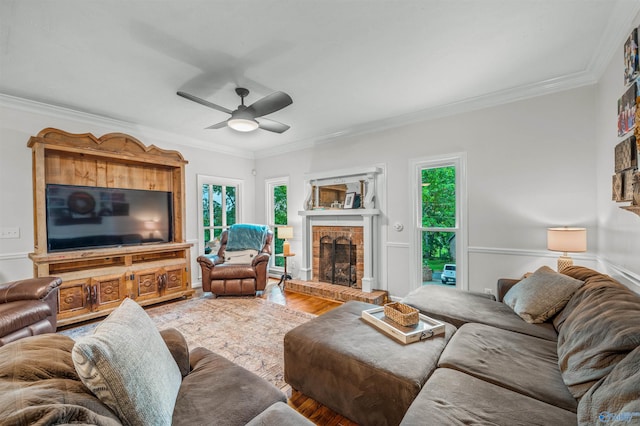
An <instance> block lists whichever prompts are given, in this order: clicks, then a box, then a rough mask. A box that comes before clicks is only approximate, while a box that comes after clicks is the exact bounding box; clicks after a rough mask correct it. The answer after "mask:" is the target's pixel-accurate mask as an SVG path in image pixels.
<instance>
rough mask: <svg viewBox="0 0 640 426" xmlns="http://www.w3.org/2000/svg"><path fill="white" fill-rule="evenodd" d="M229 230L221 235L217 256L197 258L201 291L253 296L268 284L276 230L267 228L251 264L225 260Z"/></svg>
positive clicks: (215, 293)
mask: <svg viewBox="0 0 640 426" xmlns="http://www.w3.org/2000/svg"><path fill="white" fill-rule="evenodd" d="M228 240H229V230H225V231H223V232H222V234H221V235H220V249H219V250H218V253H217V254H215V255H205V256H199V257H198V263H199V264H200V268H201V269H202V291H204V292H211V293H213V294H214V295H216V296H217V295H252V294H256V292H258V291H263V290H264V289H265V287H266V286H267V280H268V276H267V270H268V267H269V258H270V257H271V242H272V240H273V232H271V231H268V232H267V235H266V238H265V242H264V245H263V247H262V248H261V250H259V252H258V254H257V255H256V256H254V257H253V258H252V259H251V261H250V263H249V261H248V262H247V263H242V264H237V263H236V264H229V263H225V254H226V250H227V243H228Z"/></svg>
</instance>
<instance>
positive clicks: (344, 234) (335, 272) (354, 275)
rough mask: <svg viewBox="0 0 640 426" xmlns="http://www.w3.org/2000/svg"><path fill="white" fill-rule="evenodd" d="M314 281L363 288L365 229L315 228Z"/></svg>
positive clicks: (313, 238) (313, 239) (348, 227)
mask: <svg viewBox="0 0 640 426" xmlns="http://www.w3.org/2000/svg"><path fill="white" fill-rule="evenodd" d="M311 233H312V245H313V250H312V253H313V254H312V256H313V260H312V267H313V279H314V281H319V282H325V283H330V284H338V285H344V286H347V287H354V288H359V289H361V288H362V276H363V273H364V232H363V227H362V226H314V227H313V228H312V230H311Z"/></svg>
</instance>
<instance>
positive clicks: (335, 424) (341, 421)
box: [262, 281, 357, 426]
mask: <svg viewBox="0 0 640 426" xmlns="http://www.w3.org/2000/svg"><path fill="white" fill-rule="evenodd" d="M273 283H274V284H275V283H277V281H274V282H273ZM262 297H263V298H265V299H266V300H268V301H270V302H273V303H277V304H279V305H283V306H287V307H289V308H291V309H295V310H298V311H303V312H308V313H311V314H314V315H322V314H324V313H325V312H329V311H330V310H332V309H335V308H337V307H338V306H340V305H342V303H341V302H336V301H334V300H329V299H323V298H320V297H315V296H309V295H307V294H301V293H294V292H291V291H284V292H283V291H282V290H281V289H280V287H278V286H277V285H273V286H269V287H267V291H266V292H265V294H263V296H262ZM287 396H288V401H287V402H288V404H289V406H290V407H292V408H294V409H295V410H296V411H298V412H299V413H300V414H302V415H303V416H305V417H306V418H307V419H309V420H310V421H312V422H313V423H315V424H316V425H321V426H357V423H354V422H352V421H351V420H349V419H347V418H345V417H343V416H341V415H340V414H338V413H336V412H335V411H332V410H331V409H329V408H327V407H325V406H324V405H322V404H320V403H319V402H317V401H315V400H313V399H311V398H309V397H308V396H306V395H304V394H302V393H300V392H298V391H295V390H293V391H292V390H289V391H288V392H287Z"/></svg>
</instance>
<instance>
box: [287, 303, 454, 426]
mask: <svg viewBox="0 0 640 426" xmlns="http://www.w3.org/2000/svg"><path fill="white" fill-rule="evenodd" d="M375 307H376V305H371V304H369V303H362V302H355V301H350V302H347V303H345V304H344V305H342V306H340V307H338V308H336V309H334V310H332V311H330V312H328V313H326V314H324V315H321V316H319V317H317V318H314V319H313V320H311V321H309V322H307V323H305V324H302V325H300V326H298V327H296V328H294V329H293V330H291V331H289V332H288V333H287V334H286V335H285V337H284V378H285V381H286V382H287V383H289V384H290V385H291V387H292V388H294V389H296V390H298V391H300V392H302V393H304V394H305V395H307V396H309V397H311V398H313V399H315V400H316V401H318V402H320V403H322V404H324V405H326V406H327V407H329V408H331V409H332V410H334V411H336V412H338V413H340V414H342V415H343V416H345V417H347V418H349V419H351V420H353V421H355V422H357V423H359V424H362V425H397V424H399V423H400V421H401V420H402V417H403V416H404V414H405V412H406V411H407V409H408V408H409V405H411V402H412V401H413V400H414V399H415V398H416V396H417V395H418V392H420V389H421V388H422V386H423V384H424V383H425V382H426V380H427V379H428V378H429V376H430V375H431V373H432V372H433V370H434V369H435V367H436V364H437V362H438V358H439V357H440V354H441V353H442V351H443V349H444V347H445V346H446V344H447V342H448V341H449V339H450V338H451V336H452V335H453V333H455V331H456V328H455V327H454V326H452V325H450V324H447V325H446V329H445V333H444V335H439V336H435V337H432V338H430V339H427V340H423V341H421V342H416V343H411V344H408V345H403V344H401V343H398V342H397V341H396V340H394V339H392V338H391V337H389V336H387V335H386V334H383V333H382V332H381V331H379V330H378V329H376V328H375V327H373V326H372V325H370V324H369V323H367V322H365V321H364V320H362V319H361V313H362V311H363V310H364V309H371V308H375Z"/></svg>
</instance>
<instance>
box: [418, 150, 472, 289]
mask: <svg viewBox="0 0 640 426" xmlns="http://www.w3.org/2000/svg"><path fill="white" fill-rule="evenodd" d="M465 167H466V155H465V154H464V153H460V154H452V155H450V156H444V157H433V158H427V159H420V160H416V161H414V162H413V167H412V171H413V181H414V185H413V188H414V189H415V190H414V197H413V198H414V219H415V220H414V223H415V234H414V236H415V237H414V245H413V246H414V250H413V253H414V255H413V258H414V262H413V263H414V264H415V266H416V267H415V268H414V277H416V279H415V282H416V283H417V284H416V286H417V285H419V284H423V285H428V284H446V285H452V286H457V287H459V288H464V289H466V288H467V286H468V284H467V281H466V273H465V271H466V270H467V269H466V268H467V231H466V223H467V220H466V178H465V176H466V171H465Z"/></svg>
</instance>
